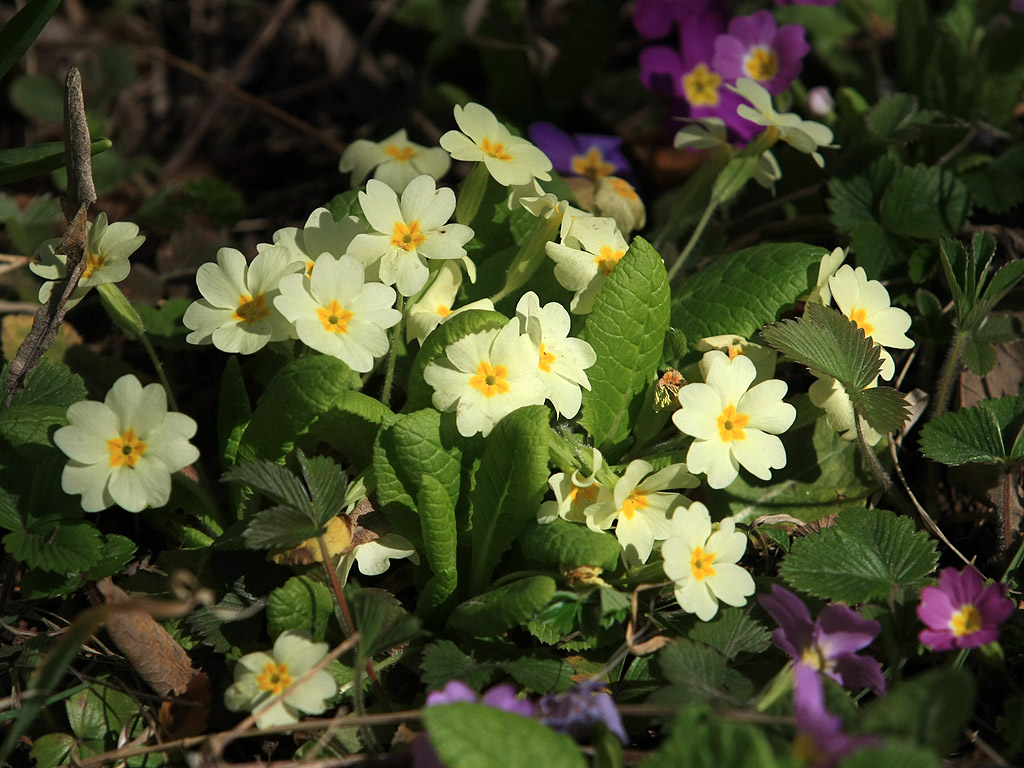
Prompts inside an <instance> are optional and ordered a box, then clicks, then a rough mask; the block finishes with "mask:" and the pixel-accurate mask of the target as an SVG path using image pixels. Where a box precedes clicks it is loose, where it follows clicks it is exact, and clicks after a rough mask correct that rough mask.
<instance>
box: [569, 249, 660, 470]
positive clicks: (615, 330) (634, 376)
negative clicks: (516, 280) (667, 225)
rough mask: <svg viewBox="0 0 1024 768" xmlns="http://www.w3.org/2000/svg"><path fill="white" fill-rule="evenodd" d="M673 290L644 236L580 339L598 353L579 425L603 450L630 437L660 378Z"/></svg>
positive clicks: (608, 284)
mask: <svg viewBox="0 0 1024 768" xmlns="http://www.w3.org/2000/svg"><path fill="white" fill-rule="evenodd" d="M669 298H670V296H669V289H668V281H667V279H666V275H665V264H664V263H663V262H662V260H661V256H659V255H658V252H657V251H656V250H654V248H653V247H651V245H650V244H649V243H648V242H647V241H646V240H644V239H643V238H640V237H637V238H634V239H633V242H632V244H631V245H630V246H629V250H628V251H626V254H625V255H624V256H623V257H622V258H621V259H620V260H619V263H618V264H617V265H616V266H615V269H614V270H612V273H611V274H610V275H609V276H608V279H607V281H606V282H605V284H604V285H603V286H602V288H601V290H600V292H599V293H598V294H597V297H596V299H595V300H594V308H593V310H591V312H590V314H589V315H588V316H587V323H586V325H585V326H584V328H583V332H582V333H581V334H580V338H582V339H583V340H584V341H587V342H588V343H589V344H590V345H591V346H592V347H593V348H594V351H595V352H596V353H597V362H596V363H594V365H593V366H591V367H590V368H588V369H587V376H588V377H589V378H590V386H591V388H590V390H589V391H588V390H586V389H584V390H583V415H582V416H581V418H580V422H581V423H582V424H583V426H584V427H585V428H586V429H587V431H588V432H589V433H590V436H591V437H592V438H593V439H594V444H595V445H597V446H598V447H600V448H601V449H602V450H604V451H606V452H607V451H608V450H609V449H610V448H611V447H612V446H617V445H620V444H621V443H622V442H623V441H624V440H625V438H626V436H627V435H628V434H629V431H630V429H631V426H632V422H633V419H634V417H635V416H636V412H637V410H638V409H639V408H640V405H641V404H642V402H643V394H644V390H645V389H646V387H647V385H648V383H649V382H650V381H651V380H652V379H654V378H655V377H656V376H657V370H658V363H659V362H660V360H661V352H662V348H663V346H664V343H665V333H666V331H667V330H668V324H669Z"/></svg>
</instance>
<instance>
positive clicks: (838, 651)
mask: <svg viewBox="0 0 1024 768" xmlns="http://www.w3.org/2000/svg"><path fill="white" fill-rule="evenodd" d="M757 599H758V602H760V603H761V606H762V607H763V608H764V609H765V610H766V611H768V613H769V614H771V617H772V618H773V619H775V621H777V622H778V623H779V629H777V630H775V631H774V632H773V633H772V641H773V642H774V643H775V645H776V646H777V647H778V648H780V649H781V650H783V651H785V652H786V653H788V654H789V655H790V656H791V657H792V658H793V660H794V661H796V662H797V664H796V666H798V667H799V666H806V667H810V668H811V669H813V670H817V671H820V672H823V673H824V674H826V675H828V676H829V677H831V678H832V679H833V680H835V681H836V682H837V683H839V684H840V685H841V686H843V687H844V688H849V689H851V690H854V689H860V688H870V689H871V690H872V691H874V692H875V693H876V694H882V693H884V692H885V678H884V677H882V668H881V666H880V665H879V663H878V662H877V661H876V660H875V659H873V658H871V657H870V656H858V655H857V651H859V650H861V649H863V648H866V647H867V646H869V645H870V644H871V642H872V641H873V640H874V639H875V637H877V635H878V633H879V631H880V630H881V628H882V627H881V625H880V624H879V623H878V622H877V621H870V620H869V619H865V618H863V617H862V616H859V615H858V614H857V613H856V612H855V611H853V610H851V609H850V608H848V607H846V606H845V605H829V606H827V607H826V608H825V609H824V610H822V612H821V614H820V615H819V616H818V618H817V619H816V620H814V621H812V620H811V612H810V611H809V610H808V609H807V606H806V605H804V602H803V600H801V599H800V598H799V597H797V596H796V595H794V594H793V593H792V592H790V591H789V590H788V589H786V588H785V587H780V586H778V585H777V584H773V585H772V593H771V594H770V595H761V596H760V597H758V598H757Z"/></svg>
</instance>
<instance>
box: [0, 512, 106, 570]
mask: <svg viewBox="0 0 1024 768" xmlns="http://www.w3.org/2000/svg"><path fill="white" fill-rule="evenodd" d="M3 543H4V549H5V550H6V552H7V554H9V555H10V556H11V557H13V558H14V559H15V560H19V561H21V562H23V563H25V564H26V565H29V566H31V567H32V568H41V569H42V570H44V571H54V572H56V573H77V572H79V571H85V570H88V569H89V568H92V567H93V566H94V565H96V563H98V562H99V560H100V557H101V556H102V554H103V540H102V538H101V536H100V532H99V531H98V530H96V528H94V527H93V526H92V525H90V524H89V523H86V522H84V521H58V520H42V521H39V522H38V523H34V524H32V525H30V526H29V527H28V528H27V529H23V530H16V531H11V532H10V533H8V534H7V535H6V536H4V538H3Z"/></svg>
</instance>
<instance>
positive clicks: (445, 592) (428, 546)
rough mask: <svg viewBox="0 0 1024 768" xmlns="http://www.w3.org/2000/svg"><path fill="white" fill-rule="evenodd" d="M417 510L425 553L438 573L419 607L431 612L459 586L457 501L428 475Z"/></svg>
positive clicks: (443, 603)
mask: <svg viewBox="0 0 1024 768" xmlns="http://www.w3.org/2000/svg"><path fill="white" fill-rule="evenodd" d="M416 510H417V511H418V512H419V518H420V530H421V531H422V533H423V554H424V556H425V557H426V560H427V564H428V565H429V566H430V571H431V573H433V574H434V575H433V576H432V577H431V578H430V580H429V581H427V583H426V584H425V585H424V586H423V589H422V590H421V592H420V599H419V607H420V608H421V609H422V610H423V611H425V612H426V613H428V614H429V613H431V612H432V611H435V610H437V609H438V608H440V607H442V606H444V605H445V604H447V603H448V602H450V601H451V600H452V599H454V595H455V588H456V586H458V570H457V563H456V553H457V545H458V531H457V529H456V525H455V505H454V504H453V503H452V498H451V496H450V495H449V493H448V491H447V490H446V489H445V487H444V486H443V485H441V483H440V482H439V481H437V480H436V479H434V477H433V476H431V475H424V476H423V477H422V478H421V479H420V489H419V493H418V494H417V495H416Z"/></svg>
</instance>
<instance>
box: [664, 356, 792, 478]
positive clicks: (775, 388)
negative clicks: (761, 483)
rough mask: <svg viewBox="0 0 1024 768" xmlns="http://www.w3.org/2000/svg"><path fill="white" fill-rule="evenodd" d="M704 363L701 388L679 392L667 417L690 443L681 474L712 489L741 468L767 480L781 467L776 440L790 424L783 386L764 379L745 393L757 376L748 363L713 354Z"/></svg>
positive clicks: (780, 447)
mask: <svg viewBox="0 0 1024 768" xmlns="http://www.w3.org/2000/svg"><path fill="white" fill-rule="evenodd" d="M705 357H709V358H710V361H709V365H708V369H707V371H708V373H707V376H706V377H705V383H703V384H700V383H697V384H687V385H686V386H685V387H683V388H682V389H680V390H679V395H678V397H679V404H680V406H681V408H680V409H679V410H678V411H676V412H675V413H673V414H672V422H673V423H674V424H675V425H676V427H678V428H679V431H680V432H683V433H684V434H687V435H692V436H693V437H694V441H693V443H692V444H691V445H690V450H689V451H688V452H687V454H686V466H687V468H688V469H689V470H690V471H691V472H693V473H694V474H698V473H700V472H704V473H705V474H707V476H708V485H710V486H711V487H712V488H725V487H726V486H727V485H729V484H730V483H732V481H733V480H735V479H736V476H737V475H738V474H739V468H740V466H741V465H742V466H743V468H744V469H746V470H747V471H748V472H750V473H751V474H753V475H755V476H756V477H759V478H761V479H762V480H770V479H771V476H772V473H771V470H772V469H782V468H783V467H784V466H786V449H785V447H783V445H782V441H781V440H779V438H778V437H776V435H777V434H780V433H782V432H785V431H786V430H787V429H789V427H790V426H791V425H792V424H793V420H794V419H795V418H796V409H795V408H794V407H793V406H792V405H789V404H788V403H784V402H782V398H783V397H784V396H785V394H786V390H787V387H786V383H785V382H783V381H779V380H778V379H769V380H768V381H764V382H761V383H760V384H758V385H756V386H754V387H752V388H751V386H750V385H751V383H752V382H753V381H754V377H755V376H756V375H757V371H756V370H755V368H754V364H753V362H751V360H750V358H749V357H746V356H745V355H738V356H736V357H734V358H733V359H731V360H730V359H729V357H728V355H726V354H725V353H723V352H718V351H714V352H708V353H707V354H706V355H705Z"/></svg>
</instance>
